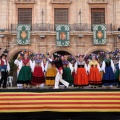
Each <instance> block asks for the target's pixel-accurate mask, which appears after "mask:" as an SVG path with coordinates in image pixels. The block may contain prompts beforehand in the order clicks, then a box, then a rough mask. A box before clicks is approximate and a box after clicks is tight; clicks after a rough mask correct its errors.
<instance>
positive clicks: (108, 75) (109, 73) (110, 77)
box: [103, 67, 116, 86]
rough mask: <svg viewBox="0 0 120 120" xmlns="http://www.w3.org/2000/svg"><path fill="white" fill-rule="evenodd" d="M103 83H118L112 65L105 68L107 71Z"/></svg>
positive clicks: (107, 84)
mask: <svg viewBox="0 0 120 120" xmlns="http://www.w3.org/2000/svg"><path fill="white" fill-rule="evenodd" d="M103 85H106V86H109V85H116V79H115V74H114V73H113V70H112V67H106V68H105V73H104V74H103Z"/></svg>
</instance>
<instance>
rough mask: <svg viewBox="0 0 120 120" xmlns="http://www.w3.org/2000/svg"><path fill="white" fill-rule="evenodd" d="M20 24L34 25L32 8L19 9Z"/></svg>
mask: <svg viewBox="0 0 120 120" xmlns="http://www.w3.org/2000/svg"><path fill="white" fill-rule="evenodd" d="M18 24H32V8H18Z"/></svg>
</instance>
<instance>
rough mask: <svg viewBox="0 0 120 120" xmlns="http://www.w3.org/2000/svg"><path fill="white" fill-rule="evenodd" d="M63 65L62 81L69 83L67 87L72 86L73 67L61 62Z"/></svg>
mask: <svg viewBox="0 0 120 120" xmlns="http://www.w3.org/2000/svg"><path fill="white" fill-rule="evenodd" d="M62 63H63V79H64V80H65V81H67V82H68V83H69V85H70V86H71V85H73V76H72V72H73V67H72V64H71V63H70V62H69V61H65V60H64V61H62Z"/></svg>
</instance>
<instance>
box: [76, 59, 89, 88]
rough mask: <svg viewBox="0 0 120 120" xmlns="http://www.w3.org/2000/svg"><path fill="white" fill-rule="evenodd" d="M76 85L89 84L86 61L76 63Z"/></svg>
mask: <svg viewBox="0 0 120 120" xmlns="http://www.w3.org/2000/svg"><path fill="white" fill-rule="evenodd" d="M75 74H76V81H75V85H76V86H86V85H88V75H87V65H86V63H85V61H82V62H80V61H78V62H76V63H75Z"/></svg>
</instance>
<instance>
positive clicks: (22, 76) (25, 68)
mask: <svg viewBox="0 0 120 120" xmlns="http://www.w3.org/2000/svg"><path fill="white" fill-rule="evenodd" d="M31 80H32V72H31V67H30V59H23V60H22V68H21V70H20V72H19V75H18V80H17V83H20V84H29V83H31Z"/></svg>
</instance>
